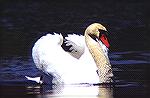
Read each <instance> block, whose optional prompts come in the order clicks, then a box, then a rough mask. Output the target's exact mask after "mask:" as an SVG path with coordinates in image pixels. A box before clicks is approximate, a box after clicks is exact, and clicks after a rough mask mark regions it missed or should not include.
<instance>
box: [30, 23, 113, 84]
mask: <svg viewBox="0 0 150 98" xmlns="http://www.w3.org/2000/svg"><path fill="white" fill-rule="evenodd" d="M106 32H107V30H106V28H105V27H104V26H102V25H101V24H99V23H93V24H91V25H90V26H88V27H87V29H86V30H85V34H84V36H81V35H80V36H79V35H75V34H73V35H68V37H65V38H63V36H62V35H61V34H54V35H52V34H47V35H46V36H43V37H41V38H40V39H39V40H38V41H37V42H36V43H35V45H34V47H33V49H32V57H33V60H34V63H35V65H36V67H37V68H38V69H40V70H42V71H43V72H45V73H47V74H51V75H53V76H54V79H53V82H54V83H64V84H79V83H92V84H95V83H110V82H112V77H113V73H112V69H111V65H110V62H109V59H108V56H107V50H108V47H109V43H108V40H107V36H106Z"/></svg>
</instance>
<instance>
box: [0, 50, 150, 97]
mask: <svg viewBox="0 0 150 98" xmlns="http://www.w3.org/2000/svg"><path fill="white" fill-rule="evenodd" d="M109 57H110V60H111V64H112V67H113V73H114V76H115V82H114V83H113V84H109V85H108V84H107V85H105V84H103V85H102V84H100V85H89V84H81V85H59V86H56V85H53V84H52V83H51V82H50V81H51V80H52V77H51V76H50V77H49V76H46V75H45V74H43V73H41V72H40V71H39V70H38V69H37V68H36V67H35V65H34V63H33V61H32V58H31V57H30V56H29V57H20V56H14V57H2V58H1V59H0V64H1V65H0V86H1V89H0V90H1V92H2V93H1V96H2V98H8V97H10V96H14V97H37V98H38V97H46V98H49V97H56V98H57V97H58V98H61V97H69V98H70V97H81V98H83V97H92V98H126V97H128V98H131V97H133V96H134V97H136V98H141V97H143V96H147V95H148V91H147V88H148V81H149V80H148V79H147V73H146V71H147V69H149V65H150V61H149V59H150V52H148V51H124V52H112V53H110V54H109ZM41 74H43V75H45V77H44V78H45V79H44V81H45V83H46V84H44V85H39V84H37V83H34V82H31V81H28V80H26V78H25V77H24V76H25V75H27V76H40V75H41Z"/></svg>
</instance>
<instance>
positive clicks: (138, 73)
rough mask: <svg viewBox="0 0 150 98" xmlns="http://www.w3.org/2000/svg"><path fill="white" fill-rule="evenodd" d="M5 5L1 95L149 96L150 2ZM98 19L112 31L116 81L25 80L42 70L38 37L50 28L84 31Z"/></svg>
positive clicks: (27, 0) (24, 1)
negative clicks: (35, 50) (35, 56)
mask: <svg viewBox="0 0 150 98" xmlns="http://www.w3.org/2000/svg"><path fill="white" fill-rule="evenodd" d="M0 4H1V6H0V8H1V15H0V28H1V32H0V46H1V48H0V98H10V97H13V98H27V97H32V98H33V97H39V98H40V97H42V98H43V97H44V98H49V97H56V98H57V97H59V98H61V97H94V98H132V97H135V98H143V97H146V98H149V97H148V95H149V94H148V93H149V91H150V90H149V82H150V80H149V78H148V75H149V74H148V72H149V70H150V51H149V50H150V47H149V42H150V38H149V36H148V33H149V32H148V28H150V24H149V21H148V20H149V19H148V18H149V17H148V16H147V13H148V9H149V2H148V1H144V0H141V1H140V0H132V1H131V0H116V1H109V0H105V1H103V2H102V1H86V2H84V1H80V0H76V1H61V2H60V1H58V0H55V1H50V0H36V2H35V1H34V0H13V1H12V0H1V1H0ZM93 22H99V23H102V24H103V25H104V26H105V27H106V28H107V29H108V31H109V36H110V42H111V49H110V55H109V57H110V60H111V63H112V66H113V71H114V75H115V83H114V84H112V85H97V86H90V85H78V86H70V85H67V86H64V87H63V86H59V87H55V86H54V85H52V84H51V83H50V84H49V85H46V84H45V85H42V86H40V85H37V84H36V83H34V82H30V81H27V80H26V79H25V77H24V76H25V75H29V76H39V75H40V74H41V73H40V72H39V71H38V70H37V69H36V68H35V66H34V63H33V61H32V58H31V48H32V46H33V45H34V43H35V41H36V40H37V39H38V38H40V37H41V36H43V35H45V34H47V33H51V32H58V33H62V34H63V35H66V34H69V33H76V34H83V33H84V30H85V28H86V27H87V26H88V25H89V24H91V23H93ZM45 77H47V78H48V79H47V78H46V80H45V81H51V79H52V77H48V76H45Z"/></svg>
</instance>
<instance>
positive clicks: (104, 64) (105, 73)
mask: <svg viewBox="0 0 150 98" xmlns="http://www.w3.org/2000/svg"><path fill="white" fill-rule="evenodd" d="M85 41H86V45H87V47H88V49H89V52H90V53H91V55H92V57H93V59H94V61H95V63H96V65H97V67H98V73H99V77H100V83H106V82H112V80H111V78H110V77H112V76H113V74H112V69H111V65H110V62H109V59H108V57H107V56H105V54H104V51H103V49H102V47H101V46H100V44H99V43H98V42H96V41H95V40H94V39H92V38H91V37H90V36H89V35H88V34H85Z"/></svg>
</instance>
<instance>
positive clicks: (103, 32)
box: [98, 29, 108, 37]
mask: <svg viewBox="0 0 150 98" xmlns="http://www.w3.org/2000/svg"><path fill="white" fill-rule="evenodd" d="M98 31H99V32H100V35H99V37H101V36H102V35H106V36H108V32H107V31H105V30H101V29H99V30H98Z"/></svg>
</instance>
